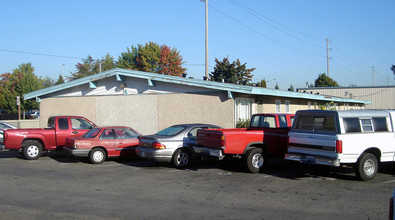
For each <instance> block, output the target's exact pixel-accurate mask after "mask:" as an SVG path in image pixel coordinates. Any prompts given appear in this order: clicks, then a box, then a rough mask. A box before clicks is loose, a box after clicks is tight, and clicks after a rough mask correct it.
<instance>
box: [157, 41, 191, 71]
mask: <svg viewBox="0 0 395 220" xmlns="http://www.w3.org/2000/svg"><path fill="white" fill-rule="evenodd" d="M160 49H161V51H160V59H159V60H160V62H159V73H161V74H165V75H172V76H182V74H184V73H185V71H186V68H183V67H182V66H181V65H182V64H183V62H182V57H181V55H180V52H179V51H177V49H175V48H173V49H170V47H168V46H166V45H162V46H161V47H160Z"/></svg>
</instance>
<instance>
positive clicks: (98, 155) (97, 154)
mask: <svg viewBox="0 0 395 220" xmlns="http://www.w3.org/2000/svg"><path fill="white" fill-rule="evenodd" d="M106 157H107V155H106V152H105V151H104V150H103V149H101V148H94V149H93V150H92V151H91V152H90V153H89V159H90V161H91V162H92V163H93V164H101V163H103V161H105V160H106Z"/></svg>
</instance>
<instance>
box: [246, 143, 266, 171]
mask: <svg viewBox="0 0 395 220" xmlns="http://www.w3.org/2000/svg"><path fill="white" fill-rule="evenodd" d="M265 163H266V156H265V153H264V151H262V149H261V148H252V149H250V150H248V151H247V154H246V164H247V168H248V170H249V171H250V172H251V173H259V171H261V169H262V167H263V166H264V165H265Z"/></svg>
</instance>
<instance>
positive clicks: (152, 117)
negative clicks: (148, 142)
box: [40, 93, 234, 134]
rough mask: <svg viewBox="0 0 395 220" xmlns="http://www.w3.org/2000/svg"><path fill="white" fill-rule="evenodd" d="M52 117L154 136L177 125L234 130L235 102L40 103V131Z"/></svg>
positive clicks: (220, 97) (151, 98)
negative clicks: (76, 117)
mask: <svg viewBox="0 0 395 220" xmlns="http://www.w3.org/2000/svg"><path fill="white" fill-rule="evenodd" d="M52 115H79V116H84V117H86V118H88V119H89V120H91V121H93V122H94V123H96V124H98V125H99V126H107V125H125V126H130V127H132V128H135V129H136V130H137V131H139V132H141V133H142V134H153V133H156V132H158V131H159V130H161V129H164V128H166V127H168V126H171V125H174V124H179V123H210V124H216V125H219V126H222V127H233V126H234V121H233V118H234V100H233V99H228V98H227V95H226V94H225V93H220V94H217V95H199V94H179V93H178V94H162V95H157V94H155V95H128V96H123V95H121V96H90V97H62V98H46V99H42V101H41V103H40V127H46V125H47V119H48V117H49V116H52Z"/></svg>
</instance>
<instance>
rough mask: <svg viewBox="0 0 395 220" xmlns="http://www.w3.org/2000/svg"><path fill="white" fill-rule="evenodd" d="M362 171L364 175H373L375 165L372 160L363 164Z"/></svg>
mask: <svg viewBox="0 0 395 220" xmlns="http://www.w3.org/2000/svg"><path fill="white" fill-rule="evenodd" d="M363 170H364V171H365V174H366V175H368V176H371V175H373V174H374V172H375V170H376V165H375V164H374V161H373V160H372V159H368V160H366V161H365V163H364V164H363Z"/></svg>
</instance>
